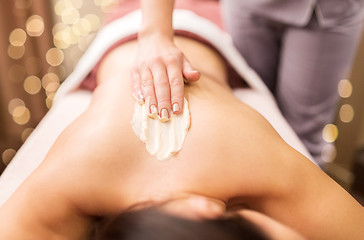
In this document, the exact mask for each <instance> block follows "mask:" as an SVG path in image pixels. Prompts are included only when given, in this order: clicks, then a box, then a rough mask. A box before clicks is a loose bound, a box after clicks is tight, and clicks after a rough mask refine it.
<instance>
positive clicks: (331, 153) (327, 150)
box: [321, 144, 337, 163]
mask: <svg viewBox="0 0 364 240" xmlns="http://www.w3.org/2000/svg"><path fill="white" fill-rule="evenodd" d="M336 156H337V151H336V147H335V145H334V144H326V145H325V146H324V147H323V149H322V151H321V159H322V160H323V161H324V162H326V163H330V162H332V161H334V160H335V158H336Z"/></svg>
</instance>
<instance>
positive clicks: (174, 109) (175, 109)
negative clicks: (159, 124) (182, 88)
mask: <svg viewBox="0 0 364 240" xmlns="http://www.w3.org/2000/svg"><path fill="white" fill-rule="evenodd" d="M178 111H179V105H178V103H174V104H173V112H178Z"/></svg>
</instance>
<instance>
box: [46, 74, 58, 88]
mask: <svg viewBox="0 0 364 240" xmlns="http://www.w3.org/2000/svg"><path fill="white" fill-rule="evenodd" d="M52 82H57V83H59V82H60V80H59V77H58V76H57V74H55V73H47V74H45V75H44V76H43V78H42V86H43V88H44V89H47V87H48V85H49V84H50V83H52Z"/></svg>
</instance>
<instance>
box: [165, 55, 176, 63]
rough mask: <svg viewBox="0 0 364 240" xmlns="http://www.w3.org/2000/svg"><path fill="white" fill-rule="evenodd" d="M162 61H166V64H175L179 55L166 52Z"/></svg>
mask: <svg viewBox="0 0 364 240" xmlns="http://www.w3.org/2000/svg"><path fill="white" fill-rule="evenodd" d="M164 62H165V63H166V65H173V64H177V63H178V62H179V57H178V56H176V55H172V54H168V55H167V56H166V57H165V58H164Z"/></svg>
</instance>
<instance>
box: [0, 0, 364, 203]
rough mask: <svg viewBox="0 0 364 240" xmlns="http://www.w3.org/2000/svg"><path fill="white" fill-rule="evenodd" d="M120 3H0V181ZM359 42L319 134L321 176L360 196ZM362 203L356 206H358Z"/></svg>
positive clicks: (363, 128)
mask: <svg viewBox="0 0 364 240" xmlns="http://www.w3.org/2000/svg"><path fill="white" fill-rule="evenodd" d="M119 1H120V0H50V1H49V0H13V1H4V0H2V1H0V52H1V54H0V174H1V172H2V171H3V170H4V168H5V167H6V165H7V164H9V163H10V161H11V159H12V158H13V156H14V155H15V154H16V151H17V150H18V149H19V148H20V146H21V145H22V143H23V142H24V141H25V140H26V139H27V137H28V136H29V135H30V133H31V132H32V130H33V129H34V128H35V127H36V126H37V124H38V123H39V121H40V120H41V119H42V117H43V116H44V115H45V114H46V113H47V111H48V110H49V109H50V108H51V107H52V100H53V97H54V95H55V92H56V91H57V89H58V87H59V86H60V84H61V83H62V81H64V79H65V78H66V77H67V76H68V75H69V74H70V72H71V71H72V69H73V68H74V66H75V64H76V63H77V61H78V59H79V58H80V57H81V56H82V54H83V52H84V51H85V50H86V49H87V47H88V46H89V44H90V43H91V42H92V40H93V38H94V37H95V35H96V33H97V31H98V29H99V28H100V27H101V26H102V22H103V18H104V16H105V14H107V13H108V12H110V11H112V10H113V8H114V7H115V5H117V4H118V3H119ZM363 66H364V39H362V41H361V44H360V47H359V49H358V52H357V56H356V59H355V63H354V66H353V68H352V70H351V72H350V73H348V76H347V78H346V79H342V80H341V81H340V83H339V85H338V93H339V94H340V96H341V102H340V104H339V106H338V109H337V117H336V121H335V124H329V125H327V126H325V128H324V129H323V130H322V137H323V139H324V140H325V141H326V142H327V145H326V147H325V149H324V150H323V152H322V157H323V159H324V160H325V161H326V162H327V163H328V164H327V168H326V172H327V173H328V174H329V175H330V176H331V177H333V178H334V179H335V180H336V181H337V182H338V183H339V184H341V185H342V186H343V187H344V188H346V189H347V190H349V191H351V192H352V194H354V195H355V196H356V197H357V198H358V199H359V200H360V199H361V198H362V197H361V196H363V195H364V193H363V192H364V109H363V107H362V103H364V68H363ZM361 201H362V200H361Z"/></svg>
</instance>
